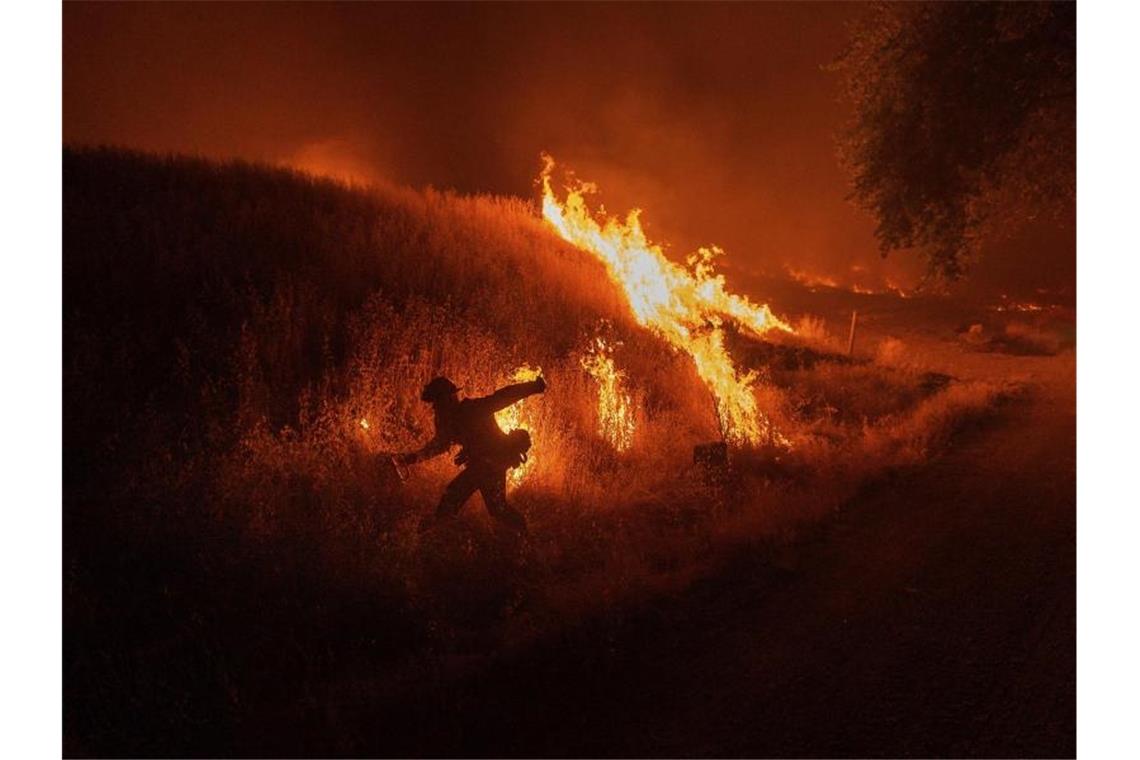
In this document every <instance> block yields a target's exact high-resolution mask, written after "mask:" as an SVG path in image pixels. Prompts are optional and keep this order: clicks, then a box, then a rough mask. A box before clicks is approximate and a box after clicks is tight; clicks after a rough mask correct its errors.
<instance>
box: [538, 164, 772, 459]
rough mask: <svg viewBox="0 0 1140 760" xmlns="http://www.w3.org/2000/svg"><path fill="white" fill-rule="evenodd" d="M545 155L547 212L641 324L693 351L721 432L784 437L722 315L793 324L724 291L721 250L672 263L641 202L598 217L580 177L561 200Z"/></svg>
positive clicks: (751, 322) (738, 439) (747, 324)
mask: <svg viewBox="0 0 1140 760" xmlns="http://www.w3.org/2000/svg"><path fill="white" fill-rule="evenodd" d="M543 162H544V167H543V170H542V174H541V175H540V179H541V181H542V215H543V217H544V218H545V219H546V221H547V222H548V223H549V224H550V225H551V226H553V227H554V229H555V230H557V231H558V233H559V234H560V235H561V236H562V238H563V239H564V240H566V241H567V242H569V243H571V244H572V245H575V246H577V247H578V248H581V249H582V250H585V251H588V252H589V253H591V254H593V255H594V256H596V257H597V258H598V259H599V260H601V261H602V263H604V264H605V266H606V270H607V271H608V273H609V276H610V279H611V280H613V281H614V283H615V284H616V285H618V286H619V287H620V288H621V289H622V291H623V292H624V293H625V295H626V298H627V300H628V302H629V306H630V308H631V309H632V311H633V314H634V317H635V318H636V319H637V321H638V323H639V324H641V325H643V326H645V327H647V328H649V329H651V330H653V331H654V332H655V333H656V334H657V335H659V336H661V337H662V338H664V339H665V340H666V341H667V342H668V343H669V344H670V345H672V346H674V347H675V348H677V349H679V350H681V351H684V352H685V353H686V354H688V355H689V356H690V357H691V358H692V360H693V363H694V365H695V366H696V369H697V374H698V375H699V376H700V378H701V379H702V380H703V381H704V383H705V384H706V385H707V386H708V388H709V390H710V391H711V392H712V394H713V398H714V399H715V407H716V414H717V422H718V423H719V425H720V429H721V434H722V436H723V437H724V438H725V439H726V440H729V441H732V442H734V443H759V442H761V441H763V440H765V439H767V440H776V439H779V440H780V441H781V442H783V443H786V440H784V439H783V437H782V436H779V435H778V434H777V433H776V432H775V431H774V430H772V428H771V425H770V424H769V422H768V419H767V417H765V416H764V414H763V413H761V412H760V410H759V409H758V408H757V405H756V397H755V395H754V394H753V392H752V384H753V382H754V381H755V379H756V378H755V373H752V372H749V373H744V374H741V373H740V372H739V371H738V370H737V368H736V366H735V365H734V364H733V362H732V359H731V357H729V355H728V352H727V351H726V350H725V347H724V329H723V321H724V320H725V319H726V318H727V319H731V320H733V321H734V322H736V323H737V324H738V325H739V326H741V327H743V328H744V329H746V330H748V331H750V332H752V333H753V334H755V335H763V334H764V333H766V332H768V331H769V330H773V329H777V330H784V331H787V332H792V328H791V327H790V326H789V325H788V324H787V323H786V322H784V321H782V320H780V319H778V318H777V317H776V316H774V315H773V314H772V311H771V310H770V309H769V308H768V306H766V305H763V306H761V305H757V304H754V303H752V302H751V301H750V300H749V299H748V298H746V297H744V296H740V295H736V294H735V293H729V292H728V291H727V289H726V288H725V280H724V276H723V275H719V274H714V273H713V265H712V261H713V258H714V257H715V256H717V255H719V254H720V253H722V252H721V251H720V249H718V248H715V247H710V248H701V249H700V250H699V251H698V252H697V253H696V254H695V255H694V256H691V257H690V258H689V261H688V264H689V266H688V268H686V267H683V266H680V265H678V264H676V263H674V262H671V261H669V259H667V258H666V257H665V254H664V252H663V251H662V250H661V247H660V246H659V245H657V244H655V243H652V242H650V241H649V240H648V239H647V238H646V236H645V232H644V231H643V230H642V228H641V222H640V219H639V213H640V212H639V211H637V210H636V209H635V210H633V211H631V212H630V213H629V215H628V216H627V218H626V220H625V222H624V223H623V222H622V221H620V220H618V219H615V218H609V219H606V220H605V221H604V223H599V221H598V220H596V219H595V218H594V217H593V216H592V215H591V213H590V209H589V208H588V207H587V205H586V201H585V197H584V196H585V194H586V193H588V192H591V191H592V190H593V188H592V187H591V186H589V185H582V184H577V185H575V186H574V187H568V188H567V189H566V190H567V195H566V200H565V201H564V202H559V201H558V199H557V198H556V197H555V196H554V191H553V190H552V189H551V185H550V175H551V172H552V171H553V169H554V160H553V159H552V158H550V156H545V155H544V156H543Z"/></svg>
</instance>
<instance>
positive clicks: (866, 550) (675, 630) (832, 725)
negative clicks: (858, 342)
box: [372, 384, 1076, 756]
mask: <svg viewBox="0 0 1140 760" xmlns="http://www.w3.org/2000/svg"><path fill="white" fill-rule="evenodd" d="M1059 385H1061V384H1041V385H1038V387H1037V390H1036V391H1035V392H1034V393H1033V394H1031V396H1030V397H1029V398H1028V399H1026V400H1024V401H1020V402H1017V403H1016V404H1015V405H1014V406H1013V407H1011V408H1008V409H1006V410H1005V413H1004V414H1003V415H1002V416H1001V418H1000V419H998V420H996V421H993V422H991V423H988V424H987V425H986V426H985V427H983V428H982V429H980V430H976V431H974V432H972V433H969V434H967V435H965V436H963V437H962V438H961V439H960V440H959V441H958V442H957V443H956V444H955V445H954V447H953V448H952V449H951V450H950V451H949V452H947V453H946V454H945V455H944V456H942V457H941V458H939V459H938V460H936V461H935V462H933V463H932V464H930V465H929V466H927V467H925V468H923V469H922V470H920V471H915V472H911V473H903V474H900V475H897V476H895V477H894V478H892V479H891V480H890V481H888V482H885V483H878V484H876V485H875V486H873V487H870V488H868V489H866V490H865V491H864V492H863V493H861V494H860V495H859V496H858V497H857V498H856V499H855V500H854V502H853V503H851V504H849V505H848V506H847V508H846V509H845V510H844V511H843V513H842V514H840V515H838V516H837V517H836V518H835V519H834V520H832V521H831V522H830V523H829V524H828V525H826V526H825V527H824V528H822V529H821V530H820V531H819V532H818V535H816V536H815V537H813V538H812V539H811V540H809V541H807V542H805V543H803V544H802V545H799V546H797V548H796V550H795V552H794V554H793V555H792V556H790V557H787V558H785V559H784V561H782V562H780V563H778V564H779V565H781V567H775V566H774V565H773V563H772V562H771V561H768V560H765V559H763V558H761V557H760V556H758V555H756V556H749V555H742V556H739V557H737V558H736V559H735V560H734V561H733V562H732V563H730V564H729V565H728V566H726V567H725V568H724V569H723V570H722V571H721V572H719V573H718V574H717V575H716V576H715V577H713V578H710V579H709V580H707V581H705V582H703V583H701V584H699V585H698V586H697V587H694V588H692V589H689V590H688V591H686V592H685V593H684V594H682V595H680V596H677V597H673V598H670V599H666V600H660V601H658V602H657V603H655V604H654V605H653V606H652V607H650V608H647V609H643V610H640V611H638V612H637V613H636V614H634V615H632V616H630V617H627V618H625V619H623V620H622V621H603V622H595V623H593V624H591V625H590V626H587V627H584V628H583V629H581V630H578V631H573V632H570V633H568V634H567V635H566V636H565V637H563V638H562V639H561V640H560V641H559V642H557V643H554V644H548V645H544V646H542V647H540V648H537V649H535V650H532V651H528V652H526V653H525V654H524V655H521V656H519V657H513V658H509V659H505V660H504V661H503V662H502V663H501V664H500V665H498V666H496V667H495V668H494V669H492V671H491V672H487V673H483V674H481V675H479V676H476V677H472V678H470V679H468V680H467V681H466V682H463V683H461V684H447V685H446V686H444V685H442V684H441V685H440V686H439V690H438V691H435V693H434V696H430V697H428V698H427V699H426V700H424V701H420V700H417V704H416V705H415V706H411V705H410V706H409V707H408V712H407V713H403V712H401V715H400V717H399V721H400V724H401V726H402V728H404V729H406V730H405V731H401V733H402V734H403V737H402V739H401V740H399V741H398V742H397V744H398V745H399V746H394V745H393V743H392V735H391V734H388V736H387V737H386V738H382V737H380V736H376V737H374V738H375V739H376V740H377V745H376V746H374V747H372V749H373V750H376V751H383V752H385V753H389V754H390V753H395V754H403V753H405V752H408V753H412V754H444V755H463V754H484V755H537V756H542V755H555V756H581V755H585V756H590V755H610V756H613V755H633V756H662V755H664V756H676V755H699V756H708V755H714V756H737V755H752V756H908V755H924V756H928V755H940V756H1027V755H1028V756H1072V755H1074V754H1075V752H1076V736H1075V732H1076V729H1075V717H1076V715H1075V707H1076V705H1075V686H1076V684H1075V660H1076V648H1075V644H1076V617H1075V616H1076V548H1075V547H1076V513H1075V498H1076V497H1075V477H1074V473H1075V456H1076V452H1075V433H1076V422H1075V416H1074V412H1073V410H1074V400H1073V396H1072V393H1071V391H1069V390H1060V389H1059V388H1058V386H1059ZM392 717H395V716H389V718H392ZM382 722H384V723H388V721H382ZM390 725H391V724H390V723H389V726H390ZM405 741H407V742H409V743H408V744H407V745H406V746H405V745H404V742H405ZM381 748H383V749H382V750H381Z"/></svg>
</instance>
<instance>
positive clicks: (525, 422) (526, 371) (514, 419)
mask: <svg viewBox="0 0 1140 760" xmlns="http://www.w3.org/2000/svg"><path fill="white" fill-rule="evenodd" d="M541 374H542V368H541V367H529V366H527V365H525V364H524V365H523V366H521V367H519V368H518V369H516V370H515V371H514V374H512V375H511V382H512V383H528V382H530V381H531V380H536V379H538V376H539V375H541ZM495 422H496V423H498V425H499V428H500V429H501V430H502V431H503V432H504V433H508V432H510V431H512V430H514V429H516V428H523V429H524V430H527V431H528V432H530V433H532V434H533V433H534V430H535V426H536V424H537V422H538V420H537V418H535V416H534V414H533V410H532V408H531V407H530V406H529V405H528V404H527V400H526V399H523V400H522V401H517V402H515V403H514V404H511V405H510V406H508V407H507V408H506V409H502V410H500V411H498V412H495ZM531 441H532V443H531V449H530V452H529V453H528V455H527V460H526V461H525V462H523V463H522V464H521V465H519V466H518V467H515V468H514V469H511V470H508V471H507V488H508V489H514V488H517V487H518V486H519V485H520V484H521V483H522V482H523V480H525V479H526V477H527V475H529V474H530V473H531V472H532V471H533V470H534V462H535V453H536V452H535V444H536V443H537V442H538V436H535V435H532V436H531Z"/></svg>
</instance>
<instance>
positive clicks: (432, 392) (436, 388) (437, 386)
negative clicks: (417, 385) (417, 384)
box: [420, 377, 459, 404]
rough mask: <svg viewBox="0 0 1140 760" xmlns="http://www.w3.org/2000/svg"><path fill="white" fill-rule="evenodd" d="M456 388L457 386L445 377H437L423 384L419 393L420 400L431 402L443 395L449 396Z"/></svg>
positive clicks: (457, 388)
mask: <svg viewBox="0 0 1140 760" xmlns="http://www.w3.org/2000/svg"><path fill="white" fill-rule="evenodd" d="M458 390H459V386H457V385H456V384H455V383H453V382H451V381H450V380H448V379H447V378H446V377H437V378H435V379H434V380H432V381H431V382H430V383H428V384H427V385H425V386H424V391H423V393H421V394H420V401H426V402H428V403H429V404H431V403H434V402H436V401H439V400H440V399H441V398H444V397H445V396H450V395H451V394H452V393H455V392H456V391H458Z"/></svg>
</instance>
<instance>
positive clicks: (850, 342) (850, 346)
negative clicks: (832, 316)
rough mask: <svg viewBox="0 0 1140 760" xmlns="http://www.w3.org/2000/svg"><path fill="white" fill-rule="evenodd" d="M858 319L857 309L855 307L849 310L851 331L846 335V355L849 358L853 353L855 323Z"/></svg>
mask: <svg viewBox="0 0 1140 760" xmlns="http://www.w3.org/2000/svg"><path fill="white" fill-rule="evenodd" d="M858 320H859V311H858V310H857V309H852V310H851V333H850V334H849V335H848V336H847V356H848V358H850V357H851V356H852V355H853V354H854V353H855V324H856V323H857V322H858Z"/></svg>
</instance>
